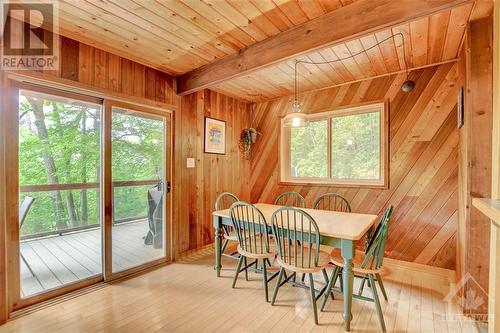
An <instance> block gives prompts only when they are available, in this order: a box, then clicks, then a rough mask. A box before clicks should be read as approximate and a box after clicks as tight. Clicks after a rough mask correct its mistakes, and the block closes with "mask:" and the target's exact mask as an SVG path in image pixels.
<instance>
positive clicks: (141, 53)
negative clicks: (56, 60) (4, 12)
mask: <svg viewBox="0 0 500 333" xmlns="http://www.w3.org/2000/svg"><path fill="white" fill-rule="evenodd" d="M39 1H42V2H43V0H39ZM353 1H354V0H298V1H297V0H274V1H270V0H252V1H248V0H181V1H177V0H85V1H83V0H82V1H75V0H61V1H60V2H59V11H60V16H59V23H60V26H59V32H60V33H61V34H62V35H64V36H66V37H70V38H72V39H75V40H78V41H80V42H83V43H86V44H90V45H92V46H95V47H98V48H102V49H104V50H106V51H109V52H113V53H115V54H117V55H120V56H122V57H127V58H130V59H131V60H134V61H137V62H140V63H143V64H146V65H149V66H152V67H155V68H157V69H159V70H162V71H165V72H168V73H170V74H173V75H178V74H181V73H185V72H188V71H190V70H193V69H195V68H198V67H200V66H203V65H205V64H207V63H209V62H212V61H214V60H217V59H220V58H222V57H224V56H225V55H228V54H232V53H236V52H238V50H239V49H242V48H245V47H247V46H249V45H252V44H254V43H256V42H259V41H262V40H264V39H266V38H268V37H271V36H274V35H276V34H278V33H280V32H282V31H285V30H287V29H290V28H291V27H293V26H295V25H298V24H301V23H304V22H306V21H308V20H310V19H313V18H315V17H318V16H320V15H323V14H325V13H327V12H329V11H332V10H335V9H337V8H339V7H342V6H343V5H347V4H349V3H352V2H353Z"/></svg>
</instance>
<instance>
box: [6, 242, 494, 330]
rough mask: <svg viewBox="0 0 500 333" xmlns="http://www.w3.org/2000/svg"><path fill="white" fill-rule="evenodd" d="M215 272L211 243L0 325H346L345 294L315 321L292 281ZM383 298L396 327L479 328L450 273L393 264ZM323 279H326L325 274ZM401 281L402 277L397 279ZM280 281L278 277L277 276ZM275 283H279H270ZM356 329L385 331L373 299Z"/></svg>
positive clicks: (359, 304)
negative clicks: (462, 308) (456, 306)
mask: <svg viewBox="0 0 500 333" xmlns="http://www.w3.org/2000/svg"><path fill="white" fill-rule="evenodd" d="M223 263H224V269H223V272H222V274H223V277H221V278H216V277H215V273H214V270H213V268H212V264H213V255H212V251H211V250H209V249H206V250H204V251H201V252H198V253H196V254H193V255H191V256H189V257H185V258H183V259H182V260H181V261H180V262H178V263H175V264H171V265H168V266H165V267H162V268H159V269H157V270H154V271H152V272H149V273H146V274H144V275H141V276H138V277H135V278H132V279H129V280H126V281H121V282H118V283H115V284H112V285H108V286H105V287H103V288H101V289H99V290H95V291H92V292H89V293H87V294H84V295H80V296H78V297H76V298H73V299H70V300H66V301H64V302H62V303H58V304H55V305H51V306H50V307H46V308H44V309H41V310H37V311H36V312H33V313H30V314H28V315H25V316H22V317H19V318H17V319H14V320H11V321H9V322H8V323H7V324H5V325H4V326H1V327H0V332H2V333H7V332H54V333H55V332H214V331H218V332H227V331H231V332H250V331H254V332H344V330H343V327H342V301H341V300H340V297H337V298H336V300H335V301H329V303H328V305H327V307H326V312H323V313H321V314H320V317H319V322H320V325H319V326H315V325H314V321H313V318H312V313H311V305H310V302H309V294H308V292H307V291H306V290H304V289H301V288H294V287H291V286H289V285H286V286H284V287H282V288H281V289H280V292H279V294H278V300H277V304H276V305H275V306H271V305H270V304H268V303H266V302H265V301H264V294H263V291H262V289H261V275H258V274H255V273H251V274H250V278H251V281H249V282H247V281H245V279H244V277H241V278H240V279H239V281H238V283H237V288H236V289H231V279H232V276H233V274H234V270H233V269H234V261H232V260H231V259H228V258H223ZM388 265H389V266H390V267H389V270H388V271H389V274H388V275H387V276H386V277H385V282H386V287H387V291H388V294H389V302H383V308H384V316H385V320H386V324H387V327H388V331H390V332H450V333H452V332H453V333H455V332H480V331H483V330H484V328H483V329H478V327H477V326H476V325H475V324H474V323H473V322H471V321H468V320H466V319H465V318H463V317H460V316H459V317H458V318H455V320H451V321H449V320H446V318H445V314H446V311H447V310H446V309H447V304H446V302H444V300H443V298H444V297H445V295H446V293H447V292H448V288H449V280H450V278H449V277H446V276H444V275H442V274H437V273H433V272H429V273H421V272H416V271H414V270H412V269H408V268H407V267H401V266H397V265H394V266H391V265H390V264H388ZM315 280H317V281H318V282H317V285H320V281H322V278H321V276H318V277H317V279H315ZM398 281H400V282H398ZM273 282H274V281H273ZM271 284H272V286H274V283H271ZM352 331H353V332H379V322H378V318H377V315H376V313H375V309H374V306H373V304H372V303H368V302H363V301H356V300H354V302H353V322H352Z"/></svg>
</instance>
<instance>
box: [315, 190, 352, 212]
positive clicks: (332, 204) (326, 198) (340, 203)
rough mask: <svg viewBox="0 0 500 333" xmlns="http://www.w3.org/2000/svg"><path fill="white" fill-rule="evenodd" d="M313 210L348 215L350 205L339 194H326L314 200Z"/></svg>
mask: <svg viewBox="0 0 500 333" xmlns="http://www.w3.org/2000/svg"><path fill="white" fill-rule="evenodd" d="M313 209H321V210H331V211H336V212H345V213H350V212H351V205H350V204H349V201H347V199H346V198H344V197H343V196H341V195H340V194H336V193H326V194H323V195H321V196H319V197H318V198H316V200H314V203H313Z"/></svg>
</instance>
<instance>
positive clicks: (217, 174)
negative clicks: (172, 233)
mask: <svg viewBox="0 0 500 333" xmlns="http://www.w3.org/2000/svg"><path fill="white" fill-rule="evenodd" d="M249 107H250V105H249V104H247V103H244V102H241V101H238V100H236V99H234V98H230V97H227V96H224V95H222V94H220V93H216V92H213V91H211V90H204V91H200V92H197V93H194V94H191V95H188V96H184V97H182V99H181V110H182V111H181V112H180V115H179V116H178V117H177V118H176V126H177V128H178V130H177V131H176V146H175V150H176V158H177V160H176V168H175V169H176V170H177V171H176V175H175V182H176V184H177V185H176V188H177V191H178V192H179V195H178V196H177V197H176V203H175V207H174V212H177V216H176V219H177V223H178V224H177V225H178V230H177V232H178V236H177V239H178V242H179V243H178V244H177V248H178V251H179V252H183V251H187V250H191V249H195V248H199V247H201V246H203V245H206V244H209V243H212V242H213V241H214V232H213V227H212V217H211V213H212V212H213V210H214V203H215V199H216V197H217V196H218V195H219V194H220V193H222V192H224V191H230V192H233V193H234V194H236V195H237V196H238V197H239V198H240V199H241V200H248V199H249V197H250V189H249V179H248V175H249V169H250V162H249V161H247V160H246V159H244V158H243V157H242V154H241V153H240V152H239V150H238V140H239V137H240V133H241V131H242V130H243V129H244V128H246V127H248V126H249V121H250V118H249V115H250V113H249ZM205 117H211V118H216V119H220V120H224V121H226V154H225V155H216V154H206V153H204V126H205ZM187 158H194V159H195V161H196V166H195V168H193V169H188V168H186V159H187Z"/></svg>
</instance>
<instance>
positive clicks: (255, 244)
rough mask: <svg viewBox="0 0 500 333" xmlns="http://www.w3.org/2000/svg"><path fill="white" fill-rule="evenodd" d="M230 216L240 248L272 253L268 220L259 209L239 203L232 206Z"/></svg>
mask: <svg viewBox="0 0 500 333" xmlns="http://www.w3.org/2000/svg"><path fill="white" fill-rule="evenodd" d="M229 215H230V217H231V220H232V222H233V226H234V229H235V230H236V235H237V237H238V242H239V246H240V248H241V249H242V250H243V251H246V252H249V253H259V254H263V253H270V246H269V239H270V237H269V232H268V228H267V223H266V219H265V217H264V215H263V214H262V212H261V211H260V210H259V209H258V208H257V207H255V206H254V205H252V204H249V203H247V202H243V201H238V202H235V203H234V204H232V205H231V208H230V209H229Z"/></svg>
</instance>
